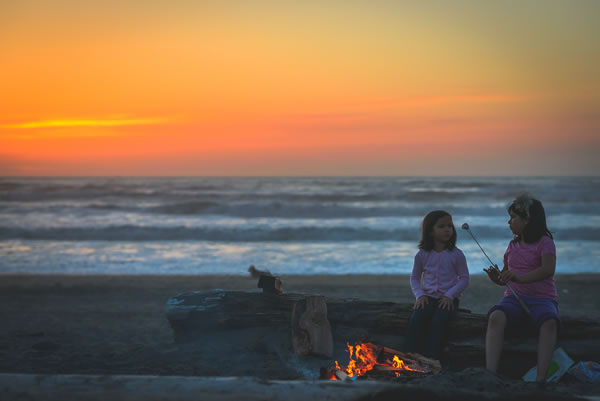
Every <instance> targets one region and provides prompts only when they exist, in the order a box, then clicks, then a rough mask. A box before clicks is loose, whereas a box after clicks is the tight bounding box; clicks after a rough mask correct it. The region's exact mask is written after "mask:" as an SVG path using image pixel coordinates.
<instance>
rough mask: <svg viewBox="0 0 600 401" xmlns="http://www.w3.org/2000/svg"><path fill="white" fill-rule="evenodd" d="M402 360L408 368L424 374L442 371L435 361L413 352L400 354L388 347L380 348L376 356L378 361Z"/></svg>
mask: <svg viewBox="0 0 600 401" xmlns="http://www.w3.org/2000/svg"><path fill="white" fill-rule="evenodd" d="M394 358H398V359H400V360H402V361H403V362H404V363H405V364H407V365H408V366H410V367H412V368H414V369H418V370H422V371H425V372H433V373H437V372H439V371H440V370H442V365H441V364H440V361H438V360H437V359H432V358H427V357H426V356H423V355H421V354H417V353H414V352H402V351H398V350H395V349H393V348H389V347H381V348H380V349H379V353H378V354H377V360H378V361H394Z"/></svg>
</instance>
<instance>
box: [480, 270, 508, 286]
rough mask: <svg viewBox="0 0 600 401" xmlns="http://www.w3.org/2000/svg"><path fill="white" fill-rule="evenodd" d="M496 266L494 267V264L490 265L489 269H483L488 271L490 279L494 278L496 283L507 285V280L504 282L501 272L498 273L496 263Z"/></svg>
mask: <svg viewBox="0 0 600 401" xmlns="http://www.w3.org/2000/svg"><path fill="white" fill-rule="evenodd" d="M494 266H495V267H496V268H494V267H493V266H490V267H488V268H487V269H483V271H484V272H486V273H487V275H488V277H489V278H490V280H492V281H493V282H494V283H496V284H498V285H506V282H502V279H501V276H500V273H498V265H494Z"/></svg>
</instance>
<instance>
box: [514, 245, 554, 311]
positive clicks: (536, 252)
mask: <svg viewBox="0 0 600 401" xmlns="http://www.w3.org/2000/svg"><path fill="white" fill-rule="evenodd" d="M547 254H550V255H555V256H556V247H555V246H554V241H552V238H550V237H548V236H547V235H544V236H543V237H542V238H540V240H539V241H538V242H534V243H532V244H527V243H525V244H521V243H519V242H517V241H511V242H510V243H509V244H508V248H507V249H506V252H505V253H504V266H507V267H508V269H509V270H512V271H513V272H515V274H517V275H518V276H520V275H522V274H525V273H529V272H530V271H532V270H535V269H537V268H538V267H540V266H542V255H547ZM510 286H511V287H512V289H513V290H515V292H516V293H517V294H518V295H524V296H530V297H540V298H551V299H554V300H556V298H557V294H556V285H555V284H554V275H552V276H550V277H547V278H545V279H543V280H541V281H535V282H533V283H515V282H514V281H511V282H510ZM504 295H511V292H510V291H509V290H508V289H507V290H506V291H505V292H504Z"/></svg>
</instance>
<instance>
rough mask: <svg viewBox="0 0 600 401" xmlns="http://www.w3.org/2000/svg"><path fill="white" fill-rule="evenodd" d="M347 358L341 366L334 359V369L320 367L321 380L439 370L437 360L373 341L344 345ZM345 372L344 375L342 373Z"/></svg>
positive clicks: (387, 375) (395, 375)
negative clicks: (383, 345)
mask: <svg viewBox="0 0 600 401" xmlns="http://www.w3.org/2000/svg"><path fill="white" fill-rule="evenodd" d="M347 346H348V351H349V354H350V361H349V363H348V365H347V366H346V367H345V368H343V369H342V368H341V367H340V365H339V363H338V361H335V368H322V369H321V379H326V380H341V379H340V376H342V377H343V378H344V379H345V378H346V376H347V377H349V378H352V379H356V378H357V377H360V376H369V377H373V376H384V377H398V376H404V375H407V374H423V373H437V372H439V371H440V370H441V365H440V362H439V361H437V360H433V359H430V358H427V357H424V356H423V355H420V354H416V353H404V352H400V351H396V350H394V349H392V348H388V347H380V346H377V345H375V344H373V343H369V342H367V343H360V344H356V345H350V344H347ZM341 373H345V375H346V376H343V375H341Z"/></svg>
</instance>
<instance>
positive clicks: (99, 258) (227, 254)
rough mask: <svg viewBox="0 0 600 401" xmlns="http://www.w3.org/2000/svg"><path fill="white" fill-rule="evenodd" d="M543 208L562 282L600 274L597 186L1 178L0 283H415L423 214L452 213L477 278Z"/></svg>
mask: <svg viewBox="0 0 600 401" xmlns="http://www.w3.org/2000/svg"><path fill="white" fill-rule="evenodd" d="M525 191H526V192H529V193H531V194H532V195H534V196H535V197H537V198H538V199H540V200H541V201H542V203H543V204H544V207H545V209H546V215H547V220H548V227H549V228H550V230H551V231H552V232H553V234H554V238H555V243H556V246H557V273H558V274H570V273H581V272H600V197H599V195H600V177H291V178H283V177H281V178H280V177H277V178H273V177H265V178H260V177H252V178H202V177H198V178H189V177H161V178H111V177H109V178H97V177H95V178H8V177H4V178H0V273H27V274H40V273H58V274H129V275H131V274H159V275H160V274H232V275H246V274H248V273H247V269H248V266H250V265H255V266H256V267H257V268H259V269H263V270H269V271H271V272H272V273H274V274H281V275H284V274H403V273H410V271H411V269H412V264H413V260H414V255H415V253H416V252H417V243H418V240H419V238H420V224H421V221H422V219H423V216H424V215H425V214H426V213H427V212H429V211H431V210H434V209H444V210H447V211H448V212H450V213H451V214H452V216H453V220H454V223H455V226H456V227H457V231H458V241H457V246H458V247H459V248H460V249H462V250H463V252H464V253H465V255H466V257H467V262H468V265H469V270H470V272H471V274H483V273H482V269H483V268H484V267H487V266H488V265H489V263H488V262H487V259H486V258H485V256H484V255H483V253H482V252H481V251H480V250H479V248H478V247H477V245H476V244H475V242H474V241H473V240H472V239H471V237H470V236H469V235H468V233H467V232H465V231H464V230H461V229H460V226H461V225H462V224H463V223H465V222H467V223H469V225H470V227H471V231H472V232H473V233H474V234H475V236H476V237H477V238H478V240H479V242H480V243H481V245H482V246H483V248H484V249H485V251H486V253H487V254H488V255H489V256H490V258H491V259H492V260H494V261H495V262H496V263H498V264H501V262H502V256H503V254H504V250H505V249H506V246H507V244H508V242H509V240H510V239H511V232H510V230H509V228H508V224H507V221H508V214H507V211H506V208H507V206H508V205H509V203H510V202H511V200H512V199H513V198H514V197H515V196H516V195H518V194H519V193H522V192H525Z"/></svg>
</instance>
